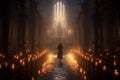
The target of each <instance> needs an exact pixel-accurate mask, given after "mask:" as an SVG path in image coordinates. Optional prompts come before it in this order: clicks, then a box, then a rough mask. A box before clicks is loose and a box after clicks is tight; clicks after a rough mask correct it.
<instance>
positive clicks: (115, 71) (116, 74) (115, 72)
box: [114, 69, 119, 77]
mask: <svg viewBox="0 0 120 80" xmlns="http://www.w3.org/2000/svg"><path fill="white" fill-rule="evenodd" d="M114 75H115V76H116V77H117V76H118V75H119V72H118V71H117V69H115V70H114Z"/></svg>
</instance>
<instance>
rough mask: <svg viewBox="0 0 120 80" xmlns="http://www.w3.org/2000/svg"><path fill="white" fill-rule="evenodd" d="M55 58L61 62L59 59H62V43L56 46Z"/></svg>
mask: <svg viewBox="0 0 120 80" xmlns="http://www.w3.org/2000/svg"><path fill="white" fill-rule="evenodd" d="M57 58H58V59H59V60H60V62H61V59H62V58H63V46H62V43H60V44H59V45H58V55H57Z"/></svg>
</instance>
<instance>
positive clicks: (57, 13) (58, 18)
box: [54, 2, 65, 23]
mask: <svg viewBox="0 0 120 80" xmlns="http://www.w3.org/2000/svg"><path fill="white" fill-rule="evenodd" d="M64 20H65V5H64V4H63V3H62V2H57V3H55V5H54V21H55V22H57V23H59V22H60V23H62V22H64Z"/></svg>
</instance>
